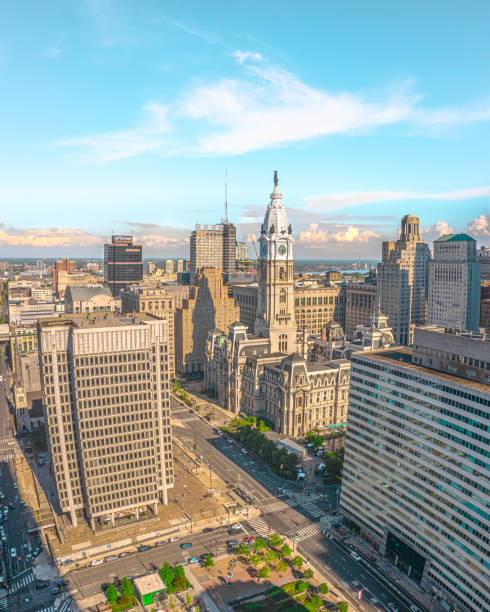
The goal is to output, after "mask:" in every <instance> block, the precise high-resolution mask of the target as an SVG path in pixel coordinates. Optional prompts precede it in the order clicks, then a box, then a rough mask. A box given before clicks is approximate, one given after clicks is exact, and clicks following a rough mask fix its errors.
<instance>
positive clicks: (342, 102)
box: [0, 0, 490, 259]
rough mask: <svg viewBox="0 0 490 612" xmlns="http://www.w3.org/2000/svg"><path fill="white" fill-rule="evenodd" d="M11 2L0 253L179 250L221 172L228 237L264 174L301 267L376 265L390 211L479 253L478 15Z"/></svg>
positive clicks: (483, 199) (254, 218) (2, 32)
mask: <svg viewBox="0 0 490 612" xmlns="http://www.w3.org/2000/svg"><path fill="white" fill-rule="evenodd" d="M27 4H28V5H29V7H30V12H29V15H28V17H27V18H26V16H25V11H23V10H20V9H19V8H18V7H13V6H12V5H10V6H8V8H7V13H8V16H9V19H6V20H5V22H4V24H5V25H4V26H0V79H1V80H2V81H3V82H4V83H5V86H6V87H7V89H8V90H9V91H10V93H11V95H10V96H6V97H4V98H3V99H2V102H0V105H1V108H2V113H1V115H0V116H1V117H2V119H0V121H1V122H2V123H1V127H2V133H3V140H4V147H3V149H2V150H3V155H2V180H1V181H0V185H1V186H0V199H1V201H2V203H3V207H2V212H3V214H2V215H1V217H0V256H2V257H28V256H39V257H59V256H62V255H70V256H75V257H76V256H80V255H82V254H86V255H87V256H100V253H101V252H102V248H103V243H104V240H105V239H107V237H108V236H110V234H111V232H112V231H114V232H115V233H123V234H125V233H130V232H131V231H133V232H134V234H135V237H137V238H138V239H139V240H141V242H142V244H143V248H144V254H145V257H157V256H162V257H166V256H168V257H178V256H181V257H182V256H185V255H187V254H188V250H189V242H188V240H189V235H190V232H191V231H192V230H193V228H194V225H195V223H196V222H197V221H198V222H200V223H216V222H219V221H220V219H221V218H222V216H223V213H224V206H223V200H224V181H225V169H226V168H228V175H229V190H228V191H229V207H230V208H229V213H230V214H229V216H230V221H232V222H233V223H235V224H236V225H237V230H238V238H239V239H246V238H247V236H248V235H249V234H251V233H254V234H257V233H258V232H257V230H258V227H259V219H260V215H261V211H262V210H263V206H264V205H265V204H266V197H265V198H264V194H267V193H268V192H269V190H270V187H269V185H270V176H271V173H272V171H273V170H274V169H276V168H277V169H278V171H279V179H280V186H281V191H282V192H283V193H284V200H285V204H286V206H287V208H288V214H289V217H290V220H291V223H292V226H293V235H294V238H295V254H296V257H297V258H298V259H318V258H325V259H331V258H342V259H351V258H358V257H361V258H375V259H378V258H379V257H380V245H381V243H382V241H383V240H389V239H393V238H396V228H397V226H398V222H399V219H400V218H401V217H402V216H403V215H404V214H407V213H410V214H414V215H417V216H419V217H420V219H421V224H422V235H423V238H424V239H425V240H427V241H428V242H429V243H431V242H432V241H433V240H434V239H436V238H437V237H439V236H440V235H441V234H446V233H450V232H451V231H452V230H454V231H455V232H462V231H464V232H467V233H469V234H470V235H471V236H473V237H474V238H475V239H477V240H478V246H480V245H482V244H489V242H490V218H489V215H488V212H487V211H488V210H489V209H490V186H489V182H490V181H489V180H488V171H487V168H488V161H489V160H488V147H487V146H486V143H487V142H488V135H489V122H490V106H489V104H488V89H489V83H488V79H485V78H482V74H485V71H484V65H485V61H486V59H485V58H488V54H489V53H488V52H489V51H490V44H489V42H488V40H487V37H486V33H485V28H484V27H483V24H485V23H486V22H488V16H489V15H488V11H489V9H488V6H485V5H484V4H483V3H481V4H480V3H477V4H475V5H473V6H472V10H471V11H468V10H465V7H464V5H463V3H454V4H452V5H451V6H450V7H445V8H444V11H441V10H440V7H437V6H436V5H433V6H430V7H427V6H422V4H420V5H418V4H416V5H413V4H411V5H410V6H409V5H408V4H407V5H400V6H399V7H398V11H397V14H396V15H391V14H389V13H388V11H385V10H384V9H383V7H382V5H379V6H377V7H376V6H374V7H371V8H370V10H369V11H367V10H366V9H365V8H364V7H363V6H362V5H361V4H360V3H357V4H355V5H354V6H353V7H352V8H351V10H350V11H349V9H347V8H346V7H343V6H341V5H340V3H335V5H334V6H335V10H333V11H332V10H331V7H324V8H323V7H320V8H317V7H315V15H314V17H315V18H314V19H313V18H312V17H313V15H312V14H311V13H308V12H306V13H305V14H304V15H301V16H298V15H297V14H295V13H294V12H293V11H291V10H290V9H289V8H288V7H284V6H283V5H279V4H278V3H275V2H271V3H270V4H269V6H268V9H267V11H266V14H265V15H264V14H263V7H262V6H261V7H260V8H261V10H258V7H257V10H250V11H249V10H248V9H247V11H244V10H242V9H241V8H240V7H233V10H231V9H230V10H228V11H227V12H224V11H222V10H221V6H220V5H219V3H211V4H210V5H209V11H208V12H207V13H206V14H203V12H202V11H197V10H194V9H195V8H196V6H194V5H193V3H190V4H188V5H187V6H186V7H171V8H169V7H165V8H163V7H161V6H160V5H159V4H158V3H156V2H148V3H145V9H144V11H143V10H142V9H141V8H140V7H138V6H135V5H132V4H131V3H129V2H94V1H89V0H87V1H86V2H82V3H67V4H65V5H64V6H63V7H60V6H58V7H54V6H51V7H50V6H47V7H46V6H43V7H40V6H38V5H37V4H36V3H27ZM7 24H8V27H7ZM470 32H471V35H470V34H469V33H470ZM14 33H15V35H14ZM409 33H410V34H409ZM388 49H389V52H388ZM449 66H450V67H451V68H450V69H449V68H448V67H449ZM29 100H36V104H29V103H28V101H29ZM252 252H253V251H252V250H250V253H251V254H252Z"/></svg>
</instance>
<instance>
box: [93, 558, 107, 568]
mask: <svg viewBox="0 0 490 612" xmlns="http://www.w3.org/2000/svg"><path fill="white" fill-rule="evenodd" d="M103 563H104V562H103V561H102V559H94V560H93V561H91V562H90V567H95V566H96V565H102V564H103Z"/></svg>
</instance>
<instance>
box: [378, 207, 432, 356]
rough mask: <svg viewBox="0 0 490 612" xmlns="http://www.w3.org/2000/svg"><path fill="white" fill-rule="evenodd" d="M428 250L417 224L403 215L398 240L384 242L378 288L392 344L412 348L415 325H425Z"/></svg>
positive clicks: (379, 267)
mask: <svg viewBox="0 0 490 612" xmlns="http://www.w3.org/2000/svg"><path fill="white" fill-rule="evenodd" d="M429 259H430V250H429V246H428V244H427V243H426V242H425V241H424V240H422V234H421V231H420V221H419V218H418V217H416V216H415V215H405V217H403V219H402V221H401V233H400V239H399V240H397V241H386V242H383V253H382V263H380V264H378V273H377V288H378V299H379V304H380V310H381V312H382V313H383V314H385V315H386V316H387V317H388V323H389V325H390V327H391V328H392V329H393V334H394V336H395V340H396V341H397V342H399V343H400V344H411V341H412V329H413V326H414V325H424V324H425V323H426V322H427V294H428V262H429Z"/></svg>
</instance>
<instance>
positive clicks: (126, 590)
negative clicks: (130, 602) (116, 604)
mask: <svg viewBox="0 0 490 612" xmlns="http://www.w3.org/2000/svg"><path fill="white" fill-rule="evenodd" d="M121 595H128V596H129V597H132V596H133V595H134V591H133V583H132V582H131V580H130V579H129V578H128V577H127V576H124V578H123V579H122V580H121Z"/></svg>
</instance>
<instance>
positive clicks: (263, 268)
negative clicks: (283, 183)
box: [254, 170, 297, 354]
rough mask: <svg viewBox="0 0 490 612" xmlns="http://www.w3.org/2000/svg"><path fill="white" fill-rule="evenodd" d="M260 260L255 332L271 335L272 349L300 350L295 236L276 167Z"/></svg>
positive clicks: (276, 350) (283, 350) (262, 238)
mask: <svg viewBox="0 0 490 612" xmlns="http://www.w3.org/2000/svg"><path fill="white" fill-rule="evenodd" d="M259 244H260V252H259V258H258V260H257V277H258V285H259V288H258V303H257V316H256V318H255V325H254V333H255V334H256V335H258V336H262V337H265V338H270V340H271V352H272V353H275V352H281V353H287V354H289V353H294V352H295V351H296V350H297V342H296V321H295V317H294V272H293V238H292V236H291V226H290V225H289V223H288V217H287V214H286V209H285V207H284V204H283V203H282V195H281V194H280V193H279V181H278V178H277V170H276V171H275V172H274V191H273V192H272V193H271V201H270V204H269V206H268V207H267V211H266V213H265V217H264V223H263V224H262V229H261V233H260V239H259Z"/></svg>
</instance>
